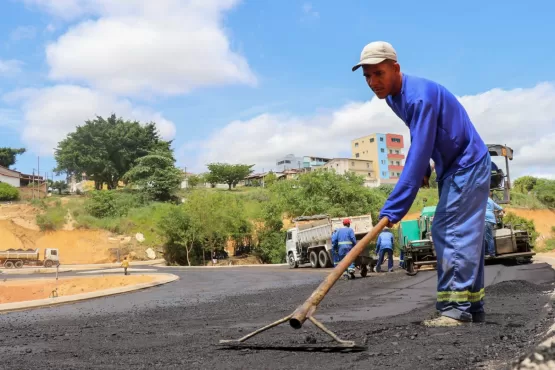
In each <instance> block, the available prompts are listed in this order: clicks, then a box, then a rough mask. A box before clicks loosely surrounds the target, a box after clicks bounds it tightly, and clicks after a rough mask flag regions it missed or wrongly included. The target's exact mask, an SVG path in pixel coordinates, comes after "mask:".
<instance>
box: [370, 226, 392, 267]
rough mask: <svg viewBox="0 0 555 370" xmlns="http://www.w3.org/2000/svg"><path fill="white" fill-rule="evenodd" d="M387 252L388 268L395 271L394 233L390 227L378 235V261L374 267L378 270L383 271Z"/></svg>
mask: <svg viewBox="0 0 555 370" xmlns="http://www.w3.org/2000/svg"><path fill="white" fill-rule="evenodd" d="M386 253H387V270H388V271H389V272H393V233H392V232H391V230H389V228H388V227H385V228H384V230H383V231H382V232H381V233H380V235H378V240H377V241H376V254H377V255H378V263H377V264H376V267H374V269H375V271H376V272H381V270H382V264H383V259H384V256H385V254H386Z"/></svg>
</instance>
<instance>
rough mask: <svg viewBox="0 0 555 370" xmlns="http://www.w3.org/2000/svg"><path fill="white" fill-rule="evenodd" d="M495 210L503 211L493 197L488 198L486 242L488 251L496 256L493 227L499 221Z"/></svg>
mask: <svg viewBox="0 0 555 370" xmlns="http://www.w3.org/2000/svg"><path fill="white" fill-rule="evenodd" d="M495 210H497V211H502V210H503V208H501V207H500V206H499V205H498V204H497V203H495V202H494V201H493V199H491V198H488V203H487V206H486V228H485V231H484V232H485V242H486V252H487V254H489V255H490V256H495V242H494V241H493V227H494V226H495V224H496V223H497V222H496V220H495V214H494V213H493V212H494V211H495Z"/></svg>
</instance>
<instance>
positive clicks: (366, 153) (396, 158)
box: [351, 133, 405, 185]
mask: <svg viewBox="0 0 555 370" xmlns="http://www.w3.org/2000/svg"><path fill="white" fill-rule="evenodd" d="M403 149H404V140H403V136H402V135H397V134H379V133H375V134H371V135H368V136H364V137H360V138H358V139H354V140H351V156H352V158H353V159H361V160H367V161H371V162H372V166H373V171H374V173H375V174H376V178H377V181H378V185H380V184H396V183H397V181H398V180H399V176H401V172H403V167H404V159H405V154H404V153H403Z"/></svg>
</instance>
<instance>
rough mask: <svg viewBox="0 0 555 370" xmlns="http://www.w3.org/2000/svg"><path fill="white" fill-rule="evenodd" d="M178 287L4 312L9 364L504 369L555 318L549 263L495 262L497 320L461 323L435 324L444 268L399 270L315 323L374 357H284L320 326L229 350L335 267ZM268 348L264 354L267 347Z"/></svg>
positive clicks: (248, 271) (230, 276) (349, 286)
mask: <svg viewBox="0 0 555 370" xmlns="http://www.w3.org/2000/svg"><path fill="white" fill-rule="evenodd" d="M160 270H163V272H171V273H176V274H179V275H180V277H181V278H180V280H178V281H176V282H174V283H171V284H167V285H165V286H161V287H158V288H154V289H149V290H146V291H141V292H137V293H132V294H126V295H121V296H116V297H110V298H102V299H97V300H92V301H87V302H82V303H78V304H74V305H71V306H62V307H55V308H50V309H42V310H35V311H29V312H16V313H11V314H7V315H0V331H1V332H2V336H0V358H1V359H2V366H5V368H17V369H22V370H25V369H34V368H38V367H41V368H71V369H118V370H121V369H183V368H187V369H249V368H250V369H307V368H319V369H345V368H354V367H356V368H366V369H374V368H380V369H381V368H391V369H474V368H481V369H483V368H488V369H504V368H507V367H506V365H504V364H507V363H508V362H509V361H511V360H516V359H518V356H519V355H520V354H522V353H525V352H527V351H529V350H530V349H531V348H532V347H533V346H534V345H535V344H537V343H538V342H539V341H540V340H541V339H542V338H540V336H541V335H542V334H543V333H544V332H545V331H546V330H547V328H548V327H549V326H550V325H551V324H552V323H553V317H552V315H551V314H550V313H549V312H548V311H547V310H546V309H545V305H546V304H547V303H548V302H549V297H548V295H547V294H546V292H549V291H552V290H553V289H554V286H553V282H554V281H555V271H553V270H552V269H551V267H549V266H548V265H547V264H533V265H527V266H518V267H503V266H499V265H496V266H488V267H487V269H486V284H487V286H488V288H487V289H486V304H487V310H488V320H487V322H486V323H484V324H472V325H470V326H467V327H463V328H433V329H429V328H425V327H423V326H421V325H419V322H420V321H421V320H423V319H425V318H428V317H430V315H431V314H432V313H433V304H434V299H435V272H432V271H429V272H422V273H419V274H418V275H417V276H416V277H408V276H406V275H405V274H403V273H402V272H401V271H398V272H395V273H385V274H379V275H377V274H371V276H370V277H368V278H365V279H357V280H355V281H339V282H338V283H337V284H336V285H335V286H334V287H333V288H332V290H331V291H330V293H329V294H328V296H326V298H325V299H324V301H323V302H322V303H321V305H320V307H319V310H318V313H317V315H316V316H317V317H318V318H319V319H320V320H321V321H323V322H324V323H325V324H326V325H328V327H330V328H331V329H332V330H334V331H336V333H337V334H338V335H340V336H341V337H343V338H345V339H352V340H355V341H357V342H358V343H366V345H368V347H369V349H368V351H365V352H355V353H331V352H322V351H315V352H303V351H299V350H290V351H285V350H283V349H280V348H278V347H279V346H293V347H295V346H299V345H300V344H303V343H307V342H308V343H314V342H316V344H317V345H318V344H322V343H326V342H328V343H329V339H328V338H327V337H326V336H324V335H322V334H320V332H318V331H316V330H315V329H314V328H313V327H312V326H311V324H310V323H307V324H305V326H304V327H303V328H302V329H300V330H294V329H292V328H290V327H289V326H288V325H283V326H281V327H278V328H274V329H272V330H271V331H269V332H267V333H264V334H261V335H260V336H257V337H255V338H253V339H251V340H249V341H248V342H247V343H250V344H251V345H254V346H255V347H253V348H248V349H239V350H236V349H225V348H222V347H220V346H219V345H218V341H219V339H228V338H237V337H240V336H242V335H244V334H246V333H247V332H249V331H251V330H254V329H256V328H257V327H259V326H262V325H264V324H266V323H268V322H272V321H274V320H276V319H278V318H281V317H283V316H286V315H287V314H289V313H291V311H292V310H293V309H294V308H295V307H296V306H297V305H298V304H300V303H302V302H303V301H304V300H305V299H306V298H307V297H308V296H309V295H310V294H311V293H312V291H313V290H314V288H315V287H316V286H317V285H318V284H319V282H320V281H321V280H322V278H323V277H324V275H325V273H326V272H325V271H322V270H320V271H315V270H312V269H297V270H294V271H293V270H288V269H287V268H274V267H256V268H236V269H234V268H232V269H219V270H217V269H214V270H211V271H202V270H189V271H185V270H172V269H160ZM264 346H265V347H264Z"/></svg>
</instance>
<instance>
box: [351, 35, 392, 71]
mask: <svg viewBox="0 0 555 370" xmlns="http://www.w3.org/2000/svg"><path fill="white" fill-rule="evenodd" d="M386 59H389V60H394V61H397V52H395V49H393V46H391V44H390V43H388V42H385V41H374V42H371V43H369V44H368V45H366V46H365V47H364V49H362V53H360V62H359V63H358V64H357V65H355V66H354V67H353V72H354V71H356V70H357V69H358V68H359V67H360V66H362V65H364V64H378V63H381V62H383V61H384V60H386Z"/></svg>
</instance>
